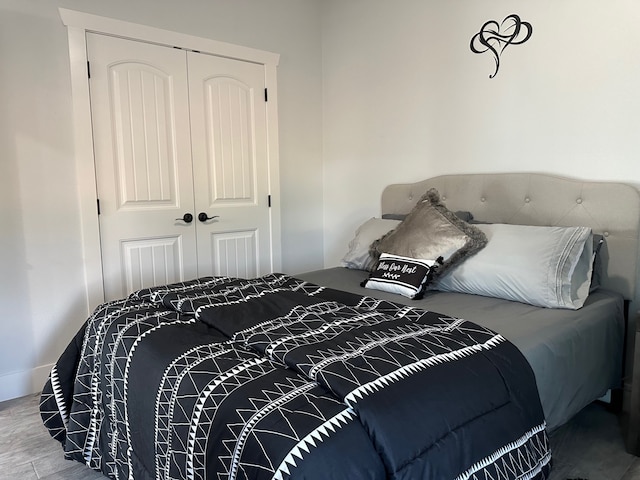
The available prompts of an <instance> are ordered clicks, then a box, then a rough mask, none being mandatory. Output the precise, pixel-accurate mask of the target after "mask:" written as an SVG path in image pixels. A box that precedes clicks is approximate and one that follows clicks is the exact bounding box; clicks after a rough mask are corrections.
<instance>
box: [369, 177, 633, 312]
mask: <svg viewBox="0 0 640 480" xmlns="http://www.w3.org/2000/svg"><path fill="white" fill-rule="evenodd" d="M432 187H435V188H436V189H437V190H438V192H440V196H441V198H442V200H443V201H444V203H445V204H446V205H447V207H448V208H449V209H450V210H454V211H456V210H465V211H469V212H471V213H472V214H473V216H474V218H475V219H477V220H480V221H486V222H492V223H510V224H519V225H560V226H587V227H591V228H592V229H593V231H594V233H601V234H602V235H604V237H605V240H606V243H605V246H604V248H603V249H602V259H603V262H604V263H603V264H604V265H605V267H606V275H605V277H604V278H602V286H603V287H605V288H608V289H610V290H615V291H618V292H620V293H622V294H623V295H624V297H625V298H626V299H628V300H633V304H634V305H633V307H632V308H638V305H640V303H638V302H637V301H636V300H639V299H640V294H639V292H638V285H639V282H638V281H637V278H638V253H639V252H638V247H639V246H640V241H639V235H640V194H639V192H638V190H637V189H636V188H635V187H633V186H631V185H627V184H622V183H610V182H609V183H608V182H587V181H581V180H572V179H568V178H562V177H556V176H552V175H545V174H539V173H504V174H470V175H444V176H440V177H434V178H430V179H427V180H423V181H421V182H417V183H410V184H396V185H389V186H388V187H387V188H386V189H385V190H384V192H383V193H382V213H383V214H384V213H408V212H409V211H410V210H411V208H413V206H414V205H415V204H416V202H417V201H418V200H419V199H420V197H421V196H422V195H423V194H424V193H425V192H426V191H427V190H428V189H429V188H432Z"/></svg>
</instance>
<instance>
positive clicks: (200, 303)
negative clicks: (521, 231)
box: [40, 174, 640, 480]
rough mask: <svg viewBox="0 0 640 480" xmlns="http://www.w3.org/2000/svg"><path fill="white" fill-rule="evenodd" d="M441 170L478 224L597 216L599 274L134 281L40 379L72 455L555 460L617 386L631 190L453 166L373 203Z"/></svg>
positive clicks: (215, 474)
mask: <svg viewBox="0 0 640 480" xmlns="http://www.w3.org/2000/svg"><path fill="white" fill-rule="evenodd" d="M432 188H435V189H436V190H437V192H438V193H439V195H440V196H441V200H442V202H446V205H447V207H448V208H449V209H451V210H452V211H453V210H459V211H466V212H471V213H472V214H473V219H474V221H475V222H477V225H481V224H485V225H488V226H487V227H480V226H477V227H468V228H470V229H473V231H476V230H480V231H482V229H483V228H484V229H487V230H488V231H490V230H491V229H494V228H496V227H494V225H496V224H524V225H563V226H580V227H589V231H590V232H591V230H590V229H593V231H594V232H599V233H601V234H602V236H603V237H604V239H605V242H604V245H603V247H602V248H601V249H600V253H599V254H598V258H599V261H600V262H602V264H603V269H602V272H603V274H602V277H601V279H600V284H601V285H600V287H599V288H598V289H597V290H594V291H592V292H591V293H589V294H588V296H586V299H585V300H584V305H581V306H580V308H578V309H576V310H571V309H565V308H563V309H554V308H542V307H537V306H531V305H526V304H522V303H521V302H514V301H507V300H500V299H496V298H489V297H485V296H480V295H471V294H468V293H464V294H463V293H456V292H442V291H436V290H427V291H426V292H421V294H422V295H423V296H422V299H418V300H409V299H406V298H404V297H402V296H400V295H397V294H391V293H385V292H382V291H379V290H373V289H371V288H366V289H365V288H362V287H361V286H360V283H361V282H364V281H370V280H371V279H370V276H371V272H369V271H365V270H359V269H356V268H343V267H336V268H330V269H326V270H323V271H318V272H307V273H305V274H301V275H296V276H290V275H285V274H270V275H266V276H264V277H260V278H256V279H235V278H225V277H205V278H201V279H196V280H192V281H188V282H183V283H178V284H174V285H167V286H158V287H152V288H148V289H144V290H140V291H137V292H132V294H131V295H130V296H129V297H127V298H125V299H122V300H119V301H115V302H110V303H107V304H104V305H101V306H99V307H98V308H97V309H96V310H95V311H94V313H93V314H92V315H91V316H90V318H89V319H87V322H86V323H85V325H84V326H83V328H81V329H80V330H79V331H78V333H77V335H76V336H75V338H74V339H72V341H71V342H70V343H69V346H68V347H67V349H66V350H65V352H64V353H63V354H62V355H61V357H60V359H59V360H58V362H57V363H56V365H55V366H54V368H53V369H52V372H51V375H50V378H49V380H48V382H47V384H46V385H45V387H44V389H43V394H42V401H41V407H40V409H41V414H42V418H43V421H44V424H45V426H46V427H47V428H48V430H49V432H50V434H51V435H52V436H53V437H54V438H56V439H57V440H59V441H60V442H61V443H62V444H63V448H64V454H65V456H66V457H67V458H69V459H74V460H77V461H80V462H82V463H85V464H87V465H88V466H89V467H91V468H93V469H96V470H99V471H101V472H103V473H104V474H105V475H107V476H109V477H111V478H118V479H119V478H132V479H136V480H137V479H150V478H158V479H164V478H167V479H169V478H180V479H182V478H185V479H187V478H188V479H191V478H210V479H213V478H216V479H218V478H234V479H235V478H246V479H262V478H272V479H288V478H296V479H297V478H309V479H314V478H322V479H329V478H335V479H338V478H344V479H358V478H362V479H365V478H367V479H378V478H379V479H382V478H398V479H400V478H407V479H409V478H438V479H442V478H451V479H467V478H473V479H480V478H483V479H484V478H504V479H507V478H536V479H544V478H549V474H550V470H551V463H552V462H551V451H550V448H549V445H548V436H547V434H548V431H549V430H550V429H553V428H555V427H556V426H558V425H560V424H562V423H563V422H565V421H566V420H567V419H568V418H570V417H571V416H572V415H573V414H574V413H576V412H577V411H579V410H580V409H581V408H582V407H583V406H584V405H586V404H587V403H589V402H591V401H593V400H595V399H597V398H598V397H600V396H601V395H602V394H604V393H605V392H606V391H607V390H609V389H612V388H620V387H621V381H622V370H623V351H624V345H623V338H624V330H625V319H624V312H625V310H626V309H625V305H626V303H628V301H632V300H633V299H634V298H635V296H636V283H635V279H636V268H637V265H636V259H637V250H638V231H639V228H638V222H639V221H640V220H639V219H640V199H639V196H638V193H637V191H636V190H635V189H634V188H632V187H629V186H625V185H618V184H604V183H585V182H578V181H572V180H568V179H561V178H557V177H549V176H546V175H536V174H508V175H463V176H446V177H437V178H434V179H430V180H426V181H424V182H418V183H416V184H410V185H392V186H389V187H388V188H387V189H386V190H385V191H384V193H383V197H382V214H384V215H387V216H389V215H391V216H394V215H400V216H402V215H405V214H408V213H410V212H411V211H412V210H413V209H414V208H415V206H416V202H418V200H419V199H421V198H422V195H423V194H424V192H425V191H429V190H430V189H432ZM399 221H400V220H399ZM404 223H406V222H404ZM464 224H465V225H467V226H468V225H471V224H472V223H471V222H466V221H465V222H464ZM465 228H466V227H465ZM470 231H471V230H470ZM589 238H591V237H589ZM587 244H588V245H591V244H590V243H589V242H586V243H585V245H587ZM585 248H586V247H585ZM589 248H591V247H589ZM458 251H460V250H458ZM481 251H482V250H481ZM589 252H591V250H589ZM478 256H479V255H478V254H476V255H475V257H478ZM452 258H455V254H453V255H451V256H450V257H446V258H444V261H443V258H438V259H437V260H438V261H439V262H440V265H441V266H442V265H445V264H446V263H447V262H448V261H449V260H451V259H452ZM471 258H474V257H471ZM465 262H466V263H467V264H468V263H469V259H464V260H462V261H460V263H459V265H464V264H465ZM381 264H382V261H380V262H378V263H377V265H378V266H379V265H381ZM426 271H429V268H427V270H426ZM432 271H435V272H438V270H437V268H433V269H432ZM589 275H591V274H589ZM426 278H427V277H425V279H426ZM444 278H445V276H444V275H442V276H440V277H439V278H438V282H440V283H442V282H443V281H444ZM590 280H591V277H590ZM442 284H443V283H442ZM434 285H435V284H434Z"/></svg>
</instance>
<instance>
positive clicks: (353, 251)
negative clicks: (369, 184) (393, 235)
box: [340, 218, 400, 271]
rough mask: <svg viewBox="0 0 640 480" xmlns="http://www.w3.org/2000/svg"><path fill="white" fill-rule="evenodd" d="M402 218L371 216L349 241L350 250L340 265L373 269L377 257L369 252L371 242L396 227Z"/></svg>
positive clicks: (359, 268)
mask: <svg viewBox="0 0 640 480" xmlns="http://www.w3.org/2000/svg"><path fill="white" fill-rule="evenodd" d="M399 223H400V220H388V219H386V218H370V219H369V220H367V221H366V222H364V223H363V224H362V225H360V227H358V229H357V230H356V236H355V238H353V240H351V241H350V242H349V251H348V252H347V253H346V255H345V256H344V258H343V259H342V261H341V262H340V265H341V266H343V267H347V268H353V269H356V270H369V271H371V270H372V269H373V267H374V266H375V262H376V259H374V258H373V257H372V256H371V255H370V254H369V248H370V247H371V244H372V243H373V242H374V241H375V240H378V239H379V238H380V237H382V236H383V235H385V234H387V233H389V232H390V231H391V230H393V229H394V228H396V227H397V226H398V224H399Z"/></svg>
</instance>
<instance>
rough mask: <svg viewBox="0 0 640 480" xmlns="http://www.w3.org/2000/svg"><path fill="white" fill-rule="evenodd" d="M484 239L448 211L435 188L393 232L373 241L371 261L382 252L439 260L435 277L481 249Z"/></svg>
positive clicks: (474, 228)
mask: <svg viewBox="0 0 640 480" xmlns="http://www.w3.org/2000/svg"><path fill="white" fill-rule="evenodd" d="M486 243H487V238H486V236H485V235H484V233H482V232H481V231H480V230H479V229H478V228H476V227H474V226H472V225H469V224H468V223H467V222H465V221H463V220H461V219H460V218H458V217H457V216H456V215H455V214H454V213H453V212H451V211H450V210H448V209H447V207H445V205H444V204H443V203H442V202H441V201H440V194H439V193H438V191H437V190H436V189H435V188H432V189H430V190H429V191H428V192H427V193H426V194H425V195H424V196H423V197H422V198H421V199H420V201H419V202H418V203H417V204H416V206H415V207H413V209H412V210H411V212H409V214H408V215H407V217H406V218H405V219H404V220H403V221H402V223H400V224H399V225H398V226H397V227H396V228H395V229H394V230H392V231H391V232H389V233H388V234H386V235H385V236H384V237H382V238H381V239H379V240H377V241H375V242H373V244H372V245H371V252H372V256H373V257H374V258H376V259H377V258H378V257H379V256H380V254H382V253H390V254H393V255H400V256H403V257H409V258H417V259H421V260H438V259H440V261H441V266H440V267H439V268H438V269H437V271H436V273H435V275H434V277H435V276H439V275H441V274H442V273H443V272H444V271H446V270H447V269H448V268H450V267H451V266H453V265H455V264H456V263H458V262H461V261H462V260H464V259H465V258H467V257H469V256H470V255H473V254H474V253H475V252H477V251H478V250H480V249H481V248H483V247H484V246H485V245H486Z"/></svg>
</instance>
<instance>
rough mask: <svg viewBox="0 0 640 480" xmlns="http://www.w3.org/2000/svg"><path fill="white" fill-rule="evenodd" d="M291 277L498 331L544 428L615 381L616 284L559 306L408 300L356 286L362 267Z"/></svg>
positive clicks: (463, 298)
mask: <svg viewBox="0 0 640 480" xmlns="http://www.w3.org/2000/svg"><path fill="white" fill-rule="evenodd" d="M297 277H299V278H302V279H304V280H307V281H309V282H313V283H316V284H319V285H324V286H328V287H331V288H335V289H338V290H343V291H347V292H352V293H357V294H360V295H368V296H371V297H375V298H382V299H385V300H390V301H394V302H398V303H403V304H407V305H411V306H415V307H418V308H424V309H426V310H430V311H434V312H438V313H443V314H448V315H452V316H455V317H460V318H464V319H465V320H470V321H473V322H474V323H478V324H480V325H482V326H485V327H487V328H490V329H492V330H494V331H495V332H497V333H499V334H501V335H503V336H504V337H505V338H507V339H508V340H510V341H511V342H512V343H513V344H514V345H516V346H517V347H518V348H519V349H520V351H521V352H522V353H523V355H524V356H525V358H526V359H527V360H528V361H529V364H530V365H531V367H532V369H533V371H534V374H535V378H536V382H537V385H538V390H539V393H540V400H541V402H542V407H543V410H544V413H545V416H546V421H547V427H548V428H549V430H553V429H554V428H557V427H558V426H560V425H562V424H563V423H565V422H566V421H568V420H569V419H570V418H571V417H572V416H573V415H575V414H576V413H577V412H579V411H580V410H581V409H582V408H583V407H585V406H586V405H588V404H589V403H591V402H592V401H594V400H596V399H598V398H600V397H601V396H602V395H604V394H605V393H606V392H607V390H609V389H611V388H619V387H620V386H621V378H622V364H623V343H624V322H625V320H624V301H623V297H622V296H621V295H620V294H618V293H616V292H612V291H609V290H605V289H598V290H596V291H595V292H592V293H591V294H590V295H589V297H588V299H587V301H586V303H585V305H584V306H583V307H582V308H581V309H579V310H565V309H549V308H540V307H534V306H531V305H527V304H523V303H518V302H512V301H508V300H502V299H496V298H489V297H482V296H478V295H468V294H460V293H447V292H437V291H430V292H427V294H426V295H425V296H424V298H423V299H421V300H411V299H408V298H405V297H402V296H400V295H394V294H391V293H386V292H381V291H378V290H372V289H366V288H363V287H361V286H360V282H362V280H364V279H365V278H367V277H368V272H366V271H362V270H355V269H347V268H343V267H336V268H329V269H326V270H318V271H314V272H307V273H304V274H300V275H297Z"/></svg>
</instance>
